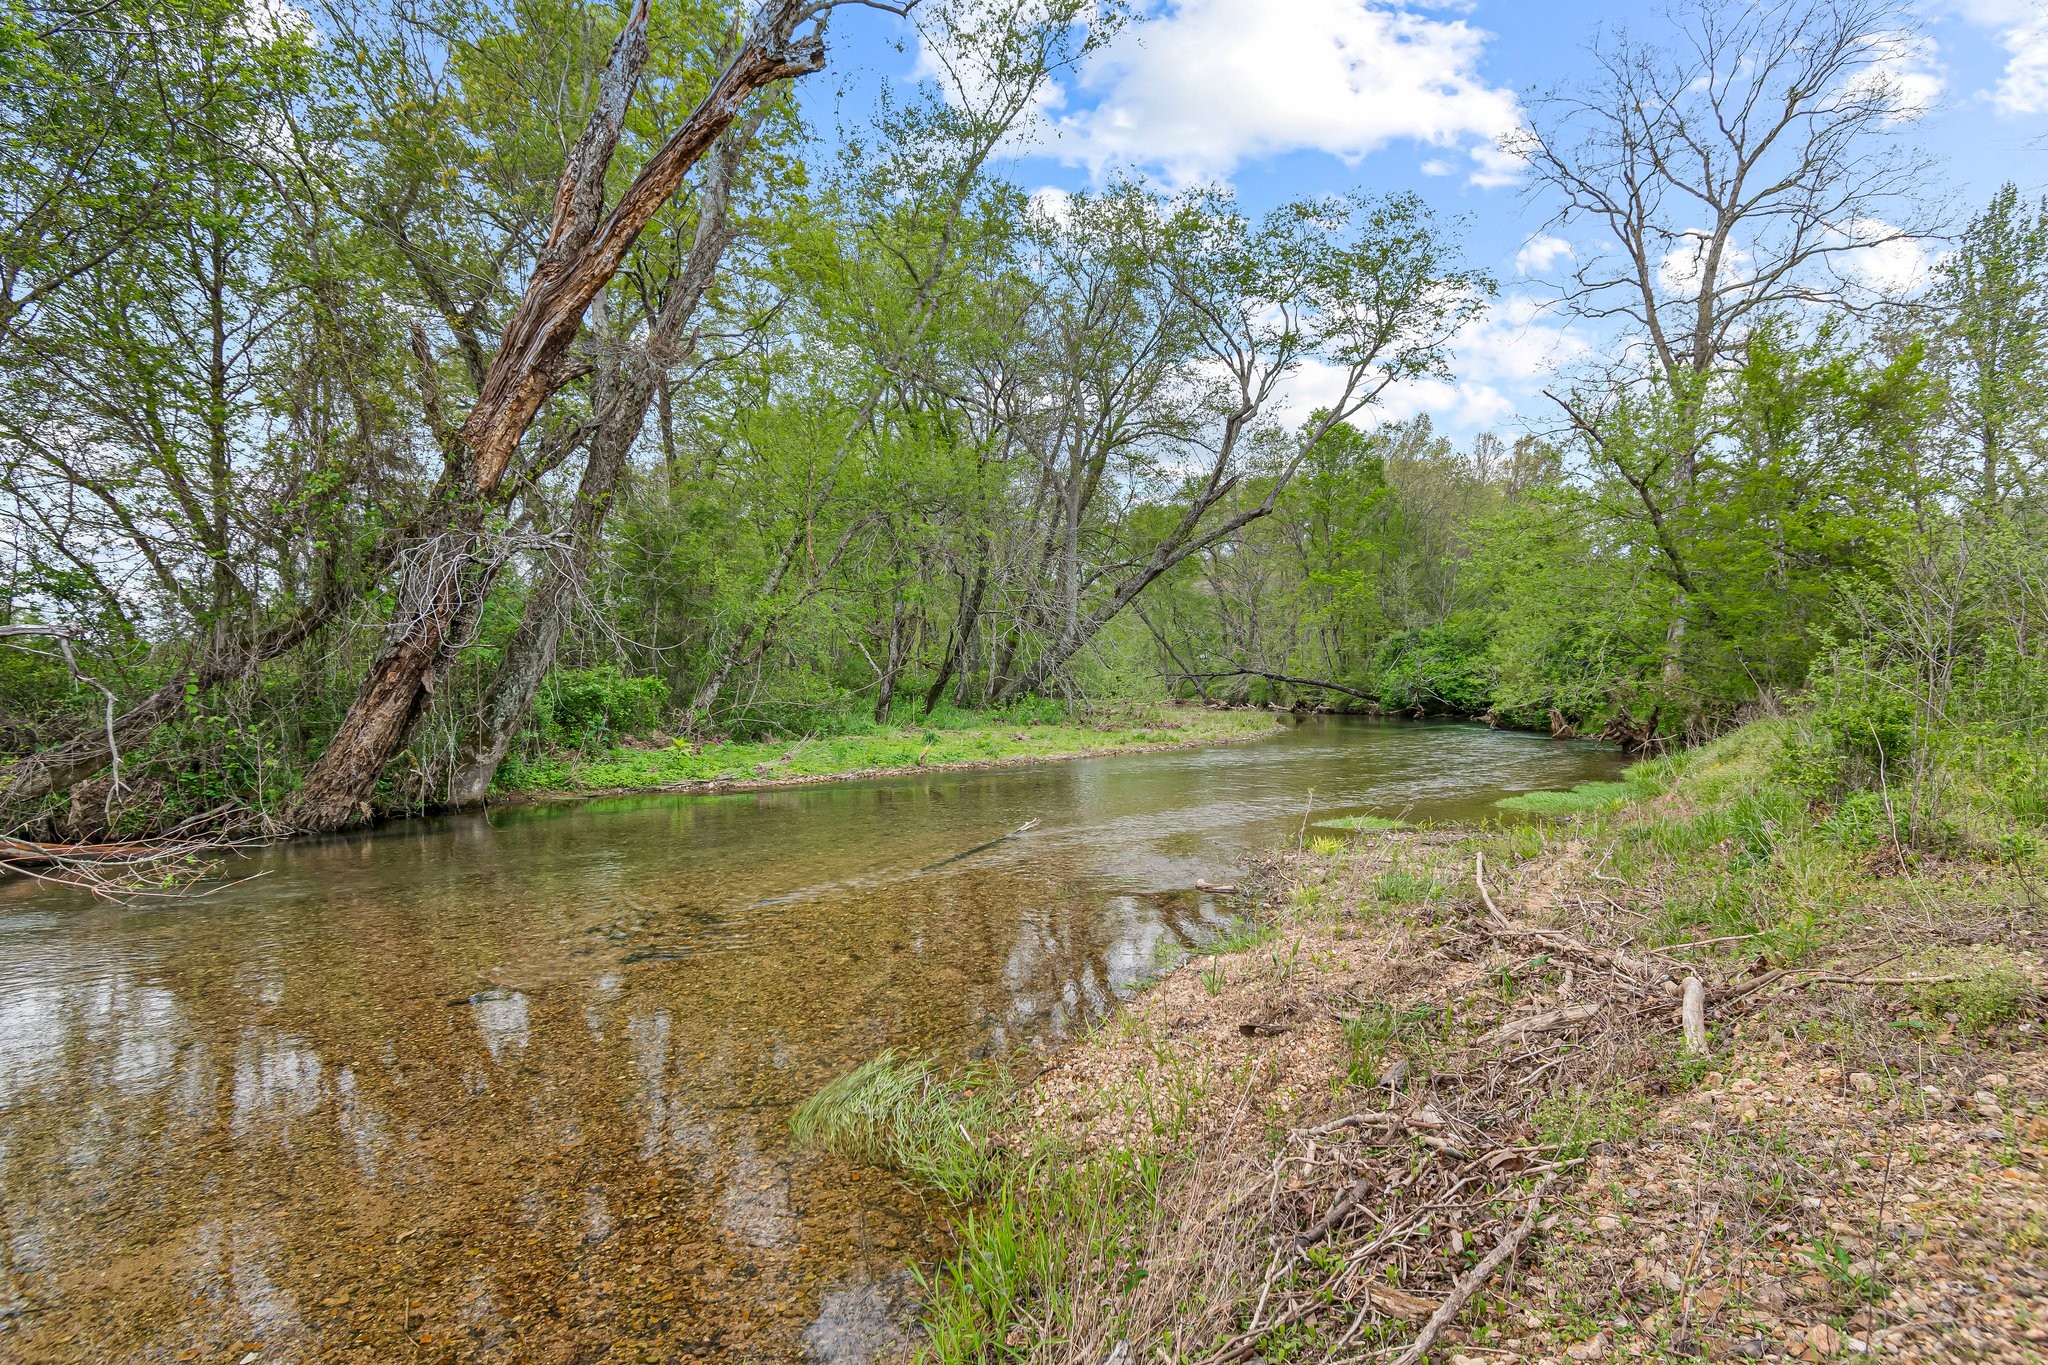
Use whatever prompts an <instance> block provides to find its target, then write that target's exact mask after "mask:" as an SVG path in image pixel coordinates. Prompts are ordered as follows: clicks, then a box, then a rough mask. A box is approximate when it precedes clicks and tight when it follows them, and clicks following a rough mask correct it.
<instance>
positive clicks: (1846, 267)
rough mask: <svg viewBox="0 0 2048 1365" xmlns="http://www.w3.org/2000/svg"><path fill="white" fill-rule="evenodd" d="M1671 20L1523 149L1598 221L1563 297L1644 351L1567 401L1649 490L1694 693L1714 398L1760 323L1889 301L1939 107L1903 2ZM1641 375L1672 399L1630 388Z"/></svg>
mask: <svg viewBox="0 0 2048 1365" xmlns="http://www.w3.org/2000/svg"><path fill="white" fill-rule="evenodd" d="M1667 17H1668V19H1669V21H1670V24H1671V27H1672V30H1673V33H1672V36H1671V38H1670V39H1669V41H1668V42H1666V43H1663V44H1657V43H1650V42H1642V41H1638V40H1636V39H1635V38H1633V37H1632V36H1631V35H1630V34H1629V33H1628V32H1627V31H1626V30H1621V31H1618V32H1616V33H1614V34H1612V35H1602V36H1601V37H1600V38H1598V39H1597V40H1596V41H1595V42H1594V44H1593V46H1592V56H1593V59H1594V62H1595V68H1596V69H1595V74H1594V76H1593V78H1592V79H1591V80H1590V81H1588V82H1585V83H1583V84H1581V85H1579V86H1577V87H1576V88H1569V89H1558V90H1553V91H1551V92H1549V93H1547V94H1546V95H1544V96H1543V97H1541V98H1540V99H1538V100H1537V101H1536V102H1535V105H1534V109H1533V117H1532V121H1531V124H1530V127H1529V129H1528V130H1527V131H1526V132H1524V133H1522V134H1519V135H1516V136H1514V137H1512V138H1510V139H1509V143H1508V146H1509V148H1510V150H1512V151H1513V152H1515V153H1516V154H1517V155H1519V156H1520V157H1521V158H1522V159H1523V160H1524V161H1525V162H1526V163H1527V164H1528V166H1529V168H1530V170H1531V173H1532V175H1533V181H1532V189H1533V190H1534V191H1535V192H1537V193H1543V194H1548V195H1550V196H1552V197H1553V199H1554V202H1555V203H1556V205H1557V207H1556V209H1555V211H1554V214H1553V216H1552V219H1551V226H1553V227H1556V228H1559V229H1561V230H1564V231H1567V232H1572V231H1575V230H1577V229H1579V228H1580V227H1581V226H1585V227H1591V228H1593V229H1596V230H1597V235H1589V236H1587V239H1586V240H1583V241H1580V242H1578V243H1577V244H1576V245H1575V250H1580V251H1582V252H1583V253H1584V254H1583V255H1581V256H1580V257H1579V258H1577V259H1576V261H1575V263H1574V265H1573V267H1572V269H1571V272H1570V275H1569V278H1568V280H1567V281H1566V282H1565V283H1564V285H1563V291H1562V292H1563V301H1564V304H1565V306H1566V307H1567V308H1568V309H1569V310H1570V311H1571V312H1572V313H1573V314H1575V315H1576V316H1578V317H1581V318H1583V319H1586V320H1587V321H1589V322H1592V323H1595V324H1597V325H1599V326H1602V327H1619V328H1620V329H1621V331H1622V333H1623V336H1624V337H1625V339H1626V343H1627V344H1626V345H1625V346H1624V347H1622V348H1621V349H1620V351H1619V355H1620V357H1621V359H1620V360H1619V362H1618V363H1617V364H1615V365H1614V366H1613V367H1611V370H1610V372H1609V373H1606V374H1598V375H1594V376H1593V377H1592V378H1591V381H1590V382H1589V383H1588V384H1587V385H1585V386H1584V387H1582V388H1579V389H1575V390H1572V391H1568V392H1564V393H1560V394H1555V395H1553V396H1554V398H1555V400H1556V401H1557V402H1558V403H1559V405H1560V406H1561V407H1562V408H1563V409H1564V411H1565V414H1566V417H1567V420H1568V422H1569V424H1570V426H1571V428H1572V430H1573V432H1574V434H1575V435H1576V436H1577V437H1578V438H1580V440H1582V441H1583V443H1584V444H1585V445H1586V447H1587V449H1588V450H1589V452H1590V453H1591V454H1592V455H1593V457H1594V459H1595V460H1596V461H1598V462H1600V463H1602V464H1605V465H1607V466H1609V467H1611V468H1613V469H1614V470H1615V471H1616V472H1617V473H1618V474H1620V476H1621V477H1622V478H1623V479H1625V480H1626V481H1627V482H1628V484H1629V485H1630V487H1631V488H1632V489H1633V490H1634V493H1635V496H1636V500H1637V502H1638V503H1639V512H1640V515H1641V516H1642V517H1643V518H1644V519H1645V521H1646V522H1647V523H1648V525H1649V528H1650V530H1651V532H1652V534H1651V535H1650V536H1649V543H1650V545H1651V546H1652V547H1653V550H1654V552H1655V553H1657V554H1658V555H1659V556H1661V558H1662V561H1663V570H1664V572H1665V573H1666V574H1667V576H1668V577H1669V578H1670V579H1671V581H1672V582H1673V583H1674V584H1675V585H1676V586H1677V589H1678V592H1679V594H1680V599H1681V606H1680V609H1679V610H1678V611H1676V612H1674V614H1673V615H1672V617H1671V620H1670V623H1669V626H1668V632H1669V637H1668V639H1667V642H1666V664H1665V674H1666V681H1667V683H1668V684H1669V685H1670V686H1672V687H1673V688H1676V687H1678V686H1680V685H1681V683H1682V680H1683V676H1684V664H1683V655H1682V651H1683V648H1684V644H1685V635H1686V630H1687V626H1688V622H1689V616H1688V613H1687V612H1686V611H1685V610H1684V609H1683V606H1682V601H1683V597H1684V595H1685V594H1686V593H1688V592H1690V591H1691V589H1690V587H1689V586H1688V580H1689V578H1690V570H1689V568H1688V566H1687V564H1686V562H1685V547H1684V545H1683V543H1682V537H1680V536H1679V535H1678V534H1677V527H1676V524H1677V522H1678V521H1679V519H1680V513H1681V512H1682V510H1683V508H1684V507H1685V506H1686V505H1687V504H1688V502H1689V501H1690V500H1691V499H1692V498H1693V497H1694V489H1693V485H1694V483H1695V482H1696V479H1697V475H1698V470H1699V462H1700V459H1701V452H1702V448H1703V447H1704V445H1705V443H1706V442H1707V441H1708V440H1709V439H1711V437H1712V431H1711V428H1710V426H1709V424H1708V422H1707V420H1706V413H1707V411H1708V409H1709V408H1710V407H1711V405H1712V401H1713V399H1712V394H1711V392H1710V390H1711V389H1712V387H1713V385H1714V383H1715V381H1716V379H1717V378H1718V377H1719V376H1721V375H1724V374H1725V373H1726V372H1727V371H1728V369H1729V368H1730V367H1732V366H1733V365H1734V364H1736V363H1737V361H1738V358H1739V356H1740V354H1741V351H1742V347H1743V345H1744V342H1745V338H1746V336H1747V334H1748V332H1749V330H1750V329H1751V328H1752V327H1753V326H1754V325H1755V324H1756V323H1757V322H1758V321H1759V320H1760V319H1762V318H1766V317H1770V316H1772V315H1774V314H1777V313H1780V312H1782V311H1785V310H1787V309H1791V308H1794V307H1806V306H1816V305H1817V306H1821V307H1825V308H1844V307H1848V308H1854V307H1858V306H1860V305H1861V304H1862V303H1863V302H1866V301H1868V300H1870V299H1871V298H1872V297H1873V290H1872V289H1871V288H1870V287H1869V286H1868V284H1867V283H1866V282H1865V281H1864V280H1863V279H1862V278H1861V277H1860V276H1859V275H1858V273H1857V270H1856V265H1857V262H1858V261H1859V260H1867V259H1868V257H1867V256H1864V255H1862V253H1866V252H1868V251H1870V250H1873V249H1876V248H1880V247H1883V246H1887V245H1890V244H1892V243H1897V242H1909V241H1912V240H1915V239H1917V238H1918V237H1920V236H1922V235H1924V234H1925V231H1926V225H1925V222H1924V213H1923V211H1922V210H1920V209H1919V208H1918V207H1917V206H1916V204H1915V202H1914V192H1915V191H1916V190H1917V189H1918V188H1919V187H1920V186H1921V185H1922V184H1923V183H1924V178H1925V169H1926V165H1927V162H1926V158H1925V155H1924V153H1920V152H1916V151H1913V150H1911V149H1908V148H1906V147H1904V146H1902V145H1900V143H1899V142H1898V140H1897V137H1896V135H1897V133H1898V132H1899V131H1900V129H1901V128H1902V127H1903V126H1905V125H1906V124H1908V123H1909V122H1910V121H1911V120H1912V118H1913V117H1914V116H1915V115H1916V114H1917V112H1918V110H1917V108H1916V106H1915V104H1914V97H1913V94H1912V91H1911V89H1910V87H1909V86H1908V85H1907V84H1906V83H1904V82H1903V81H1902V80H1901V79H1900V77H1899V76H1898V75H1897V73H1896V68H1897V66H1898V64H1899V62H1900V60H1901V59H1902V58H1910V57H1911V56H1912V54H1913V53H1914V52H1915V51H1916V50H1917V47H1916V44H1917V42H1918V39H1917V35H1916V34H1914V33H1913V31H1912V30H1911V28H1910V27H1909V26H1908V24H1907V22H1906V20H1905V18H1904V16H1903V14H1902V12H1901V11H1899V10H1898V9H1896V8H1895V7H1894V6H1893V5H1891V4H1890V3H1888V0H1828V2H1827V3H1815V2H1814V0H1770V2H1769V3H1764V4H1747V3H1735V2H1733V0H1691V2H1690V3H1686V4H1683V5H1682V6H1681V7H1680V8H1678V9H1676V10H1673V11H1668V12H1667ZM1581 235H1585V234H1581ZM1638 374H1641V375H1644V376H1646V377H1647V378H1648V379H1649V381H1650V382H1651V383H1652V384H1653V385H1654V387H1655V389H1656V390H1657V392H1656V393H1654V394H1652V395H1649V396H1647V397H1640V398H1638V397H1630V396H1629V391H1630V389H1631V388H1632V387H1634V384H1633V381H1634V379H1635V378H1636V376H1637V375H1638ZM1651 413H1654V414H1656V416H1655V420H1654V421H1653V422H1649V423H1646V422H1645V421H1644V420H1642V419H1643V418H1644V416H1645V415H1646V414H1651ZM1645 437H1654V439H1647V440H1646V439H1644V438H1645Z"/></svg>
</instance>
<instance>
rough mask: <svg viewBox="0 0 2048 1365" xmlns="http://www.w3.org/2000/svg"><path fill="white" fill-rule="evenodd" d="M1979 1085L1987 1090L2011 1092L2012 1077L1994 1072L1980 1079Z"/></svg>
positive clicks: (2000, 1072)
mask: <svg viewBox="0 0 2048 1365" xmlns="http://www.w3.org/2000/svg"><path fill="white" fill-rule="evenodd" d="M1977 1084H1979V1085H1981V1086H1983V1087H1984V1088H1985V1089H1986V1090H2010V1089H2012V1077H2010V1076H2008V1075H2006V1074H2005V1073H2004V1072H2002V1071H1994V1072H1992V1073H1991V1074H1990V1075H1988V1076H1980V1077H1978V1079H1977Z"/></svg>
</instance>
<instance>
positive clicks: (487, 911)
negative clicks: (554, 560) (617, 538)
mask: <svg viewBox="0 0 2048 1365" xmlns="http://www.w3.org/2000/svg"><path fill="white" fill-rule="evenodd" d="M1619 766H1620V758H1619V756H1618V755H1616V754H1614V753H1612V752H1609V751H1606V750H1602V749H1599V748H1595V747H1593V746H1589V745H1583V744H1562V743H1556V742H1552V741H1548V740H1545V739H1541V738H1537V737H1532V736H1527V735H1518V734H1507V733H1497V732H1493V731H1488V730H1485V729H1483V728H1480V727H1476V726H1466V725H1431V724H1376V723H1372V722H1366V721H1350V720H1337V719H1323V720H1315V721H1309V722H1306V723H1301V724H1299V725H1298V726H1296V727H1295V728H1291V729H1289V730H1287V731H1286V732H1284V733H1280V734H1276V735H1275V737H1274V738H1272V739H1270V740H1266V741H1261V742H1259V743H1256V744H1251V745H1239V746H1232V747H1227V748H1218V749H1210V750H1191V751H1185V752H1178V753H1167V754H1154V755H1133V756H1125V757H1117V758H1106V759H1098V760H1089V761H1084V762H1075V763H1062V764H1048V765H1045V766H1043V767H1035V768H1028V769H1008V770H1003V771H982V772H965V773H957V774H943V773H941V774H933V775H931V776H930V777H925V778H913V779H888V780H876V781H866V782H858V783H846V784H840V785H832V786H813V787H804V788H795V789H789V790H782V791H769V792H760V793H751V794H738V795H727V796H714V797H658V798H650V797H640V798H623V799H618V800H611V801H605V802H601V803H591V804H585V805H576V806H565V807H558V808H549V809H524V810H518V811H513V812H509V813H499V814H496V815H494V816H493V817H491V818H490V819H488V820H486V819H484V818H481V817H463V818H451V819H443V820H433V821H416V822H410V823H406V824H402V825H397V826H393V827H391V828H389V829H385V830H381V831H379V832H377V833H375V834H371V835H365V836H360V837H354V838H342V839H333V840H327V841H322V842H317V843H301V844H294V845H289V846H285V847H281V848H278V849H275V850H271V851H268V852H266V853H265V854H263V855H262V856H260V857H259V858H257V859H255V860H254V861H255V863H256V865H257V866H256V868H255V869H253V870H260V871H262V872H264V873H265V875H264V876H262V877H261V878H259V879H257V880H255V881H251V882H247V883H244V884H242V885H239V886H236V887H233V888H230V889H228V890H227V891H225V892H223V893H222V894H221V895H220V896H219V897H217V898H213V899H207V900H203V901H193V902H188V903H184V904H178V905H169V906H165V905H148V906H139V907H117V906H109V905H102V904H98V903H94V902H91V901H89V900H86V899H84V898H82V897H74V896H71V895H69V894H67V893H63V892H59V891H55V890H51V889H48V888H29V887H25V886H22V885H19V884H8V885H5V886H0V1192H4V1196H5V1207H4V1213H0V1219H4V1222H0V1355H4V1356H6V1357H8V1358H10V1359H21V1360H53V1361H54V1360H79V1361H87V1360H90V1361H115V1360H137V1361H142V1360H149V1361H168V1360H173V1359H214V1358H218V1357H220V1356H224V1355H227V1353H229V1352H233V1355H232V1356H231V1357H229V1358H233V1359H236V1360H239V1359H241V1358H242V1356H243V1355H245V1354H246V1353H247V1352H249V1351H251V1350H254V1351H258V1352H260V1357H259V1358H260V1359H263V1360H266V1361H267V1360H279V1361H283V1360H313V1359H319V1360H341V1361H364V1362H369V1361H379V1362H382V1361H390V1360H395V1359H407V1360H412V1359H418V1360H429V1361H431V1360H443V1359H447V1360H454V1359H462V1360H499V1359H502V1360H512V1359H518V1360H548V1361H554V1360H560V1361H569V1360H577V1361H586V1360H600V1359H602V1360H668V1359H674V1358H678V1357H689V1356H700V1357H706V1358H717V1359H759V1360H820V1361H834V1360H855V1359H868V1358H871V1356H872V1354H873V1353H874V1351H875V1350H877V1349H879V1348H882V1347H885V1346H887V1345H889V1344H890V1343H891V1342H896V1341H900V1340H901V1339H902V1334H903V1333H904V1332H905V1331H906V1330H907V1327H906V1325H905V1324H906V1315H907V1311H908V1310H907V1307H906V1305H907V1304H908V1301H909V1280H908V1277H907V1274H906V1272H905V1270H904V1266H905V1265H906V1264H907V1263H909V1262H911V1261H914V1260H918V1259H920V1258H929V1257H931V1256H933V1255H935V1254H936V1253H937V1252H938V1251H939V1250H940V1248H939V1247H938V1246H937V1245H936V1244H935V1243H934V1241H933V1240H932V1239H933V1236H934V1235H935V1234H934V1230H935V1228H936V1227H937V1226H938V1225H939V1223H940V1221H941V1220H938V1219H936V1218H935V1217H934V1216H933V1214H934V1210H932V1209H929V1208H927V1207H926V1206H925V1205H924V1203H923V1202H922V1201H921V1199H920V1198H919V1196H917V1195H915V1194H914V1193H912V1192H910V1191H907V1190H905V1189H904V1188H902V1187H901V1186H900V1185H899V1184H897V1183H896V1182H895V1181H893V1180H890V1179H887V1178H886V1177H883V1176H881V1175H879V1174H877V1173H874V1172H864V1171H861V1170H859V1169H857V1168H854V1167H851V1166H849V1165H847V1164H846V1163H844V1162H841V1161H839V1160H837V1159H835V1158H830V1157H824V1156H819V1155H817V1154H813V1153H807V1152H800V1151H793V1150H792V1149H791V1148H790V1146H789V1143H788V1141H787V1139H786V1131H787V1124H788V1117H789V1114H790V1111H791V1110H792V1108H793V1107H794V1106H795V1105H796V1104H797V1103H799V1102H801V1101H802V1099H803V1098H805V1097H806V1096H808V1095H809V1094H810V1093H812V1092H813V1091H814V1090H816V1089H817V1088H818V1086H820V1085H821V1084H823V1083H824V1082H825V1081H826V1080H828V1079H830V1078H831V1077H832V1076H834V1075H837V1074H839V1073H840V1072H842V1071H844V1070H846V1069H847V1068H848V1067H849V1066H851V1065H852V1064H853V1063H855V1062H857V1061H860V1060H862V1059H864V1058H866V1057H868V1056H870V1055H872V1054H873V1053H875V1052H876V1051H878V1050H880V1049H881V1048H884V1047H888V1046H898V1047H903V1048H907V1049H910V1050H913V1051H918V1052H938V1053H941V1054H943V1055H949V1056H953V1057H966V1056H976V1055H991V1054H993V1055H1001V1054H1005V1053H1009V1052H1013V1051H1016V1050H1018V1049H1024V1048H1034V1047H1042V1046H1045V1045H1047V1044H1049V1043H1051V1042H1053V1041H1055V1040H1057V1039H1059V1038H1060V1037H1062V1036H1064V1035H1065V1034H1067V1033H1068V1032H1069V1031H1070V1030H1071V1029H1073V1028H1074V1027H1075V1026H1076V1025H1077V1024H1080V1023H1082V1022H1085V1021H1086V1020H1088V1019H1089V1018H1091V1017H1094V1016H1097V1015H1099V1014H1101V1013H1102V1012H1103V1011H1105V1010H1107V1009H1109V1008H1110V1007H1111V1006H1112V1005H1113V1003H1114V1002H1115V1000H1116V999H1117V998H1118V997H1119V996H1120V995H1121V994H1123V993H1126V992H1128V991H1129V990H1130V989H1131V987H1132V985H1133V984H1134V983H1135V982H1137V981H1139V980H1140V979H1142V978H1143V976H1144V975H1145V974H1146V973H1147V971H1148V970H1149V969H1150V968H1151V966H1152V964H1154V963H1155V962H1156V961H1157V960H1158V959H1159V955H1160V953H1161V951H1162V947H1163V946H1164V945H1166V944H1168V943H1172V944H1178V945H1182V946H1187V945H1191V944H1195V943H1198V942H1199V941H1200V940H1201V939H1202V938H1203V937H1204V936H1206V935H1208V934H1210V933H1213V932H1214V930H1215V928H1216V927H1217V926H1218V925H1219V924H1221V923H1222V922H1223V920H1224V918H1225V915H1226V909H1225V907H1224V906H1223V905H1221V904H1219V903H1217V902H1216V901H1215V900H1213V899H1212V898H1210V897H1208V896H1206V895H1203V894H1200V893H1198V892H1196V891H1194V890H1193V889H1192V888H1193V886H1194V883H1195V882H1196V881H1197V880H1198V879H1201V878H1214V879H1218V880H1226V879H1228V878H1230V877H1231V876H1233V875H1234V873H1235V869H1236V868H1238V867H1239V866H1240V865H1241V861H1242V859H1243V858H1244V857H1245V856H1246V855H1247V854H1248V853H1250V852H1251V851H1253V850H1256V849H1258V848H1260V847H1263V846H1267V845H1270V844H1273V843H1275V842H1278V841H1280V840H1283V839H1286V838H1289V837H1291V836H1292V835H1293V833H1294V832H1295V830H1296V829H1297V828H1298V827H1299V822H1300V819H1301V815H1302V811H1303V806H1304V803H1305V801H1306V799H1307V796H1308V793H1309V791H1310V789H1314V791H1315V793H1316V807H1317V809H1318V810H1319V811H1323V810H1329V811H1342V810H1350V811H1372V812H1376V813H1381V814H1404V813H1405V814H1406V815H1407V816H1408V817H1409V818H1411V819H1457V818H1469V817H1475V816H1482V815H1484V814H1486V813H1487V811H1488V809H1489V808H1490V805H1491V803H1492V801H1493V800H1494V799H1496V798H1497V797H1498V796H1500V795H1501V794H1503V793H1506V792H1513V791H1522V790H1529V789H1534V788H1544V787H1557V786H1564V785H1569V784H1571V783H1574V782H1579V781H1584V780H1587V779H1592V778H1601V777H1610V776H1612V775H1613V774H1614V773H1615V771H1617V770H1618V768H1619ZM1031 820H1036V821H1038V822H1039V823H1038V824H1037V825H1036V826H1035V827H1034V828H1032V829H1030V830H1028V831H1025V832H1023V833H1019V834H1016V835H1015V836H1014V837H1007V838H1004V837H999V836H1002V835H1003V834H1004V833H1005V832H1006V831H1014V830H1016V829H1017V828H1018V826H1020V825H1022V824H1024V823H1025V822H1027V821H1031ZM977 846H979V847H977ZM963 854H964V855H965V856H962V855H963ZM259 1343H260V1344H259ZM195 1349H196V1350H197V1351H198V1352H199V1354H198V1355H197V1356H193V1357H184V1356H181V1355H180V1353H181V1352H185V1351H191V1350H195Z"/></svg>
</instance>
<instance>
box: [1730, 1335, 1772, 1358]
mask: <svg viewBox="0 0 2048 1365" xmlns="http://www.w3.org/2000/svg"><path fill="white" fill-rule="evenodd" d="M1770 1353H1771V1339H1770V1338H1769V1337H1747V1338H1745V1339H1743V1340H1741V1341H1738V1342H1736V1343H1734V1344H1733V1345H1732V1346H1730V1347H1729V1348H1728V1354H1729V1355H1732V1356H1736V1357H1739V1358H1740V1359H1743V1360H1762V1359H1763V1358H1764V1357H1765V1356H1767V1355H1769V1354H1770Z"/></svg>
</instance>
